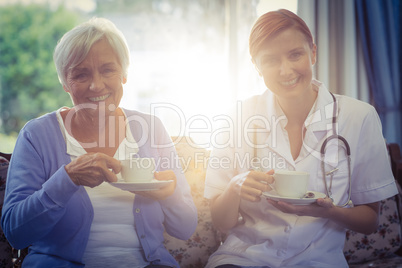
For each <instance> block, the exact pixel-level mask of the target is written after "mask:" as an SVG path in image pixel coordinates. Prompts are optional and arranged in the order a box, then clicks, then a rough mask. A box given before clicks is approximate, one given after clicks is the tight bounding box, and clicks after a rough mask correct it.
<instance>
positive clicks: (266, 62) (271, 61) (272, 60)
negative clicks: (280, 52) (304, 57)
mask: <svg viewBox="0 0 402 268" xmlns="http://www.w3.org/2000/svg"><path fill="white" fill-rule="evenodd" d="M278 62H279V60H278V58H276V57H267V58H264V59H263V60H262V61H261V65H262V66H274V65H276V64H277V63H278Z"/></svg>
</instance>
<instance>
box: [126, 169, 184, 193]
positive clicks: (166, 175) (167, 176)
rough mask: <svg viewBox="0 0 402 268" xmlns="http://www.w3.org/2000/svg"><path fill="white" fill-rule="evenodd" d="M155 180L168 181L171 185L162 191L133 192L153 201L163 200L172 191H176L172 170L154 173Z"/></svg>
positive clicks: (175, 181) (175, 180)
mask: <svg viewBox="0 0 402 268" xmlns="http://www.w3.org/2000/svg"><path fill="white" fill-rule="evenodd" d="M155 179H156V180H158V181H169V180H173V182H172V183H169V184H168V185H167V186H165V187H163V188H162V189H159V190H155V191H141V192H133V193H135V194H139V195H142V196H146V197H149V198H152V199H155V200H163V199H165V198H167V197H168V196H170V195H172V194H173V192H174V190H175V189H176V183H177V179H176V174H174V172H173V170H165V171H160V172H155Z"/></svg>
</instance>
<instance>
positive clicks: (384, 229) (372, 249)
mask: <svg viewBox="0 0 402 268" xmlns="http://www.w3.org/2000/svg"><path fill="white" fill-rule="evenodd" d="M379 214H380V215H379V226H378V229H377V231H375V232H374V233H372V234H370V235H364V234H360V233H356V232H353V231H350V230H348V231H347V232H346V243H345V247H344V254H345V257H346V260H347V261H348V263H349V264H356V263H363V262H369V261H372V260H376V259H384V258H390V257H393V256H395V254H394V253H395V252H396V251H397V250H398V249H399V248H400V246H401V230H400V218H399V212H398V205H397V197H395V196H394V197H391V198H388V199H386V200H383V201H381V202H380V213H379ZM401 263H402V262H401ZM370 267H371V266H370ZM381 267H382V266H381Z"/></svg>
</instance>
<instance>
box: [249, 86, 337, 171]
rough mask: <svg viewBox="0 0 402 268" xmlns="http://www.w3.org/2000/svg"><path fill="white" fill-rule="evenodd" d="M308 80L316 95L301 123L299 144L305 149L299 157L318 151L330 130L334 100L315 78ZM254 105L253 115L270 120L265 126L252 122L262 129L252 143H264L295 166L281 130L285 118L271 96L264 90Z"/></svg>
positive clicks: (274, 98) (283, 127) (284, 133)
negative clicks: (314, 88)
mask: <svg viewBox="0 0 402 268" xmlns="http://www.w3.org/2000/svg"><path fill="white" fill-rule="evenodd" d="M312 83H313V84H314V85H316V86H317V88H318V95H317V99H316V103H315V104H314V105H313V107H312V109H311V110H310V113H309V115H308V116H307V119H306V121H305V123H304V126H305V128H306V132H305V133H306V134H305V137H304V139H303V147H304V149H306V150H307V151H306V152H303V148H302V150H301V154H304V155H303V157H305V156H307V154H309V153H317V154H318V153H319V150H320V148H321V144H322V142H323V140H324V139H325V138H326V137H328V136H329V135H332V133H333V131H332V117H333V106H334V100H333V98H332V96H331V93H330V92H329V91H328V89H327V88H326V87H325V85H324V84H323V83H321V82H320V81H318V80H313V81H312ZM338 106H339V104H338ZM254 107H255V110H254V113H253V114H256V115H264V116H268V117H270V118H266V119H267V121H268V122H269V123H270V124H269V128H267V126H266V125H265V124H263V123H262V122H261V121H256V122H255V124H254V127H255V128H265V129H264V132H263V134H262V133H260V134H259V135H258V141H257V142H256V144H267V145H268V146H269V147H270V149H271V150H273V151H275V152H276V153H277V154H278V155H280V156H282V157H284V158H285V160H286V161H287V162H288V163H289V164H291V165H292V166H293V167H295V160H293V157H292V155H291V151H290V148H289V141H288V137H287V134H286V131H285V130H284V129H285V127H286V124H287V122H288V120H287V118H286V116H285V114H284V112H283V110H282V109H281V107H280V105H279V103H278V101H277V99H276V97H275V95H274V94H273V93H272V92H270V91H269V90H266V91H265V92H264V93H263V94H262V95H261V96H260V97H259V98H257V103H256V105H255V106H254ZM336 113H338V111H337V112H336ZM336 116H337V114H336ZM296 161H297V159H296Z"/></svg>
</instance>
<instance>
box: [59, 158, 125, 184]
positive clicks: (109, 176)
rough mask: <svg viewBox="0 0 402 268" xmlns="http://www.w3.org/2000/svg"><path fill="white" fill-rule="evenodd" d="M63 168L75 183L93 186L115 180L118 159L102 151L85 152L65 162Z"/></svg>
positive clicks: (119, 165)
mask: <svg viewBox="0 0 402 268" xmlns="http://www.w3.org/2000/svg"><path fill="white" fill-rule="evenodd" d="M64 168H65V170H66V172H67V174H68V176H70V179H71V180H72V181H73V182H74V183H75V184H76V185H82V186H89V187H95V186H98V185H100V184H101V183H102V182H104V181H107V182H116V181H117V177H116V174H117V173H119V172H120V170H121V164H120V161H118V160H116V159H114V158H113V157H110V156H108V155H106V154H103V153H87V154H84V155H81V156H79V157H77V158H76V159H74V160H73V161H71V162H70V163H69V164H67V165H66V166H65V167H64Z"/></svg>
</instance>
